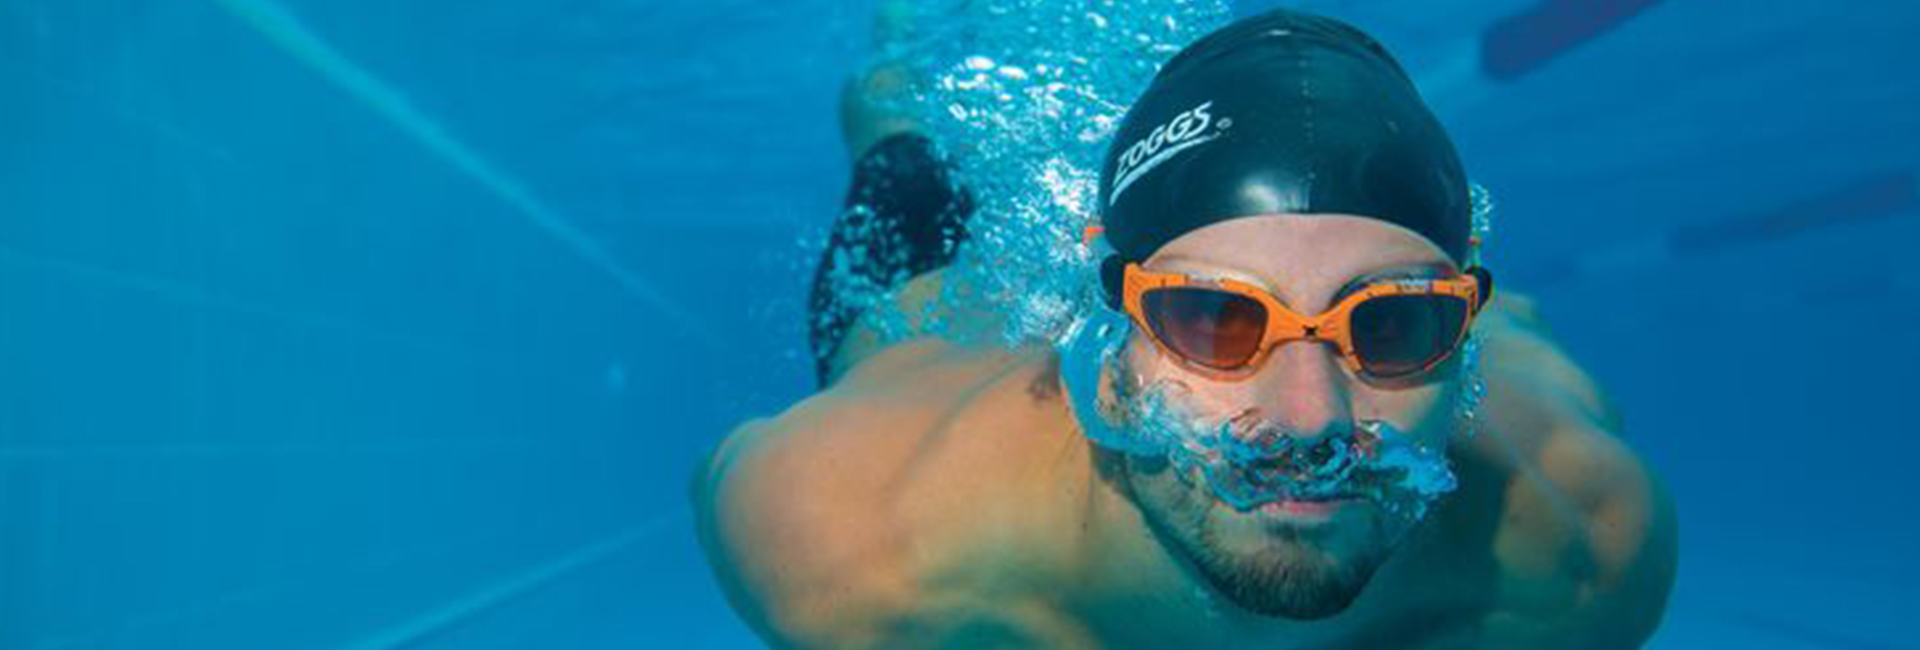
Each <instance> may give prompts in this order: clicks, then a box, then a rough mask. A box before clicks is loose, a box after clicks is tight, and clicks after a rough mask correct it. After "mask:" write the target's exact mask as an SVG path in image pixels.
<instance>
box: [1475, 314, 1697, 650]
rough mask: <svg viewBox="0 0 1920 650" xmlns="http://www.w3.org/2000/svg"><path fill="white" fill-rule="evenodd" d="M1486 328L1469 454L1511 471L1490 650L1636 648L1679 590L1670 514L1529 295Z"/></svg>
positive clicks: (1488, 624)
mask: <svg viewBox="0 0 1920 650" xmlns="http://www.w3.org/2000/svg"><path fill="white" fill-rule="evenodd" d="M1489 316H1491V318H1489V319H1487V320H1486V321H1485V324H1486V327H1487V329H1486V330H1485V331H1484V332H1483V334H1484V335H1485V336H1486V340H1487V348H1486V351H1487V358H1486V364H1485V368H1486V378H1487V381H1488V390H1489V397H1488V399H1489V401H1488V404H1487V407H1486V409H1487V416H1488V421H1487V423H1486V427H1485V431H1483V434H1482V436H1481V437H1480V438H1478V439H1476V440H1475V441H1474V442H1473V443H1472V447H1473V448H1474V449H1475V452H1474V453H1478V454H1481V455H1483V456H1484V457H1485V458H1488V459H1489V460H1490V461H1491V462H1493V463H1494V464H1496V465H1500V466H1503V467H1505V468H1507V470H1508V471H1509V475H1510V477H1511V478H1510V482H1509V483H1508V488H1507V494H1506V512H1505V514H1504V515H1503V521H1502V522H1501V524H1500V529H1499V533H1498V535H1497V537H1496V539H1495V546H1496V548H1495V555H1496V557H1498V558H1499V560H1500V563H1501V567H1502V577H1501V585H1500V588H1501V599H1500V606H1499V607H1498V608H1497V609H1496V610H1495V611H1493V612H1491V613H1490V614H1489V615H1488V617H1487V619H1486V620H1485V621H1484V623H1485V625H1484V628H1483V631H1484V633H1485V636H1484V638H1485V640H1486V641H1487V647H1491V648H1508V647H1511V648H1541V647H1555V648H1592V649H1595V650H1602V649H1604V650H1615V649H1631V648H1638V647H1640V644H1642V643H1643V642H1645V640H1646V639H1647V637H1649V636H1651V635H1652V633H1653V631H1654V629H1655V628H1657V627H1658V626H1659V623H1660V619H1661V615H1662V613H1663V611H1664V610H1665V607H1666V601H1667V594H1668V592H1669V591H1670V590H1671V588H1672V585H1673V577H1674V567H1675V561H1676V553H1677V532H1676V523H1675V517H1674V510H1673V505H1672V502H1671V500H1670V499H1669V498H1668V496H1667V493H1666V491H1665V490H1664V489H1663V488H1662V487H1661V486H1660V483H1659V481H1658V480H1657V478H1656V477H1655V476H1654V475H1653V473H1652V472H1651V471H1650V470H1649V469H1648V468H1647V466H1646V465H1645V463H1643V462H1642V461H1641V460H1640V459H1639V458H1638V457H1637V456H1636V455H1635V454H1634V453H1633V450H1632V449H1631V448H1629V447H1628V446H1627V444H1626V442H1625V441H1624V440H1622V439H1621V438H1620V437H1619V435H1618V434H1619V432H1620V426H1621V425H1620V418H1619V417H1618V415H1617V414H1616V413H1615V411H1614V410H1613V408H1612V406H1611V405H1610V404H1608V403H1607V401H1606V399H1605V397H1604V396H1603V395H1602V394H1601V392H1600V391H1599V389H1598V388H1597V387H1596V386H1595V385H1594V383H1593V382H1592V380H1591V379H1589V378H1588V377H1587V375H1586V373H1585V372H1584V371H1582V370H1581V369H1580V368H1579V367H1578V366H1577V365H1575V364H1574V363H1573V362H1572V360H1570V359H1569V358H1568V357H1567V356H1566V354H1565V353H1564V352H1562V351H1561V350H1560V349H1559V347H1558V346H1557V345H1555V344H1554V343H1553V342H1552V340H1551V339H1550V338H1549V337H1548V335H1547V332H1546V329H1545V327H1544V325H1543V324H1542V323H1541V322H1540V320H1539V318H1538V317H1537V316H1536V315H1535V314H1534V313H1533V310H1532V307H1531V303H1530V301H1527V300H1526V299H1525V298H1524V297H1518V296H1507V297H1506V298H1505V299H1504V302H1496V304H1495V308H1494V309H1493V310H1492V311H1491V313H1490V314H1489Z"/></svg>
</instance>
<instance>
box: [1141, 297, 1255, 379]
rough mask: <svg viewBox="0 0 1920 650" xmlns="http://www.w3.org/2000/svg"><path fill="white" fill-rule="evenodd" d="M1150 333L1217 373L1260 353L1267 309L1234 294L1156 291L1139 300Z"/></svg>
mask: <svg viewBox="0 0 1920 650" xmlns="http://www.w3.org/2000/svg"><path fill="white" fill-rule="evenodd" d="M1140 302H1141V307H1142V309H1143V310H1144V311H1145V312H1146V316H1147V319H1146V320H1147V323H1148V325H1149V326H1151V327H1152V328H1153V335H1154V336H1155V337H1156V338H1159V339H1160V342H1161V343H1163V344H1165V345H1166V346H1167V347H1168V348H1171V349H1172V350H1173V352H1174V353H1175V354H1178V355H1180V356H1182V357H1185V358H1187V359H1188V360H1190V361H1193V362H1194V363H1198V364H1201V365H1205V366H1210V367H1213V368H1217V369H1222V370H1225V369H1231V368H1237V367H1239V366H1242V365H1245V364H1246V363H1247V362H1248V361H1250V360H1252V359H1253V356H1254V355H1255V354H1258V353H1259V352H1260V342H1261V339H1262V338H1263V337H1264V336H1265V335H1266V332H1267V308H1266V307H1265V306H1264V305H1261V304H1260V301H1258V300H1254V299H1252V298H1249V297H1247V296H1243V295H1240V294H1236V293H1231V292H1226V291H1217V290H1213V289H1198V288H1187V287H1181V288H1170V289H1155V290H1153V291H1148V292H1146V293H1145V294H1143V295H1141V296H1140Z"/></svg>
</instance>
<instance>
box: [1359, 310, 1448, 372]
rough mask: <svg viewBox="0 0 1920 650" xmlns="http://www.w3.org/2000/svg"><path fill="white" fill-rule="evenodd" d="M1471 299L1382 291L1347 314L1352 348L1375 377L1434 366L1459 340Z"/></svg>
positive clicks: (1365, 367)
mask: <svg viewBox="0 0 1920 650" xmlns="http://www.w3.org/2000/svg"><path fill="white" fill-rule="evenodd" d="M1469 311H1470V309H1469V306H1468V305H1467V301H1466V300H1465V299H1462V298H1459V297H1457V296H1446V295H1411V294H1409V295H1393V296H1379V297H1375V298H1371V299H1368V300H1365V301H1362V302H1361V303H1360V304H1358V305H1355V306H1354V308H1353V313H1352V314H1351V315H1350V316H1349V319H1348V328H1349V333H1350V335H1351V336H1352V337H1353V353H1354V356H1356V357H1359V360H1360V366H1361V368H1363V369H1365V370H1366V371H1367V373H1368V374H1371V375H1374V376H1376V377H1389V378H1391V377H1404V376H1407V375H1412V374H1415V373H1418V372H1421V371H1423V370H1426V369H1427V368H1430V367H1432V366H1433V365H1434V364H1435V363H1438V362H1439V361H1440V360H1441V359H1443V358H1445V357H1446V356H1447V354H1448V353H1451V352H1452V351H1453V348H1454V346H1456V345H1458V344H1459V342H1460V335H1461V334H1462V333H1463V332H1464V331H1465V329H1466V326H1467V317H1468V312H1469Z"/></svg>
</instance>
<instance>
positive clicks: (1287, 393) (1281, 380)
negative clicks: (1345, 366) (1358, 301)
mask: <svg viewBox="0 0 1920 650" xmlns="http://www.w3.org/2000/svg"><path fill="white" fill-rule="evenodd" d="M1254 381H1255V384H1256V390H1258V391H1259V397H1258V398H1257V399H1258V400H1259V402H1260V410H1261V411H1264V412H1265V415H1266V417H1265V418H1264V419H1266V420H1268V421H1271V422H1274V423H1276V424H1280V425H1282V426H1284V427H1285V428H1286V431H1288V432H1289V433H1290V434H1291V435H1294V436H1298V437H1300V438H1304V439H1308V440H1318V439H1323V438H1327V437H1329V436H1335V435H1339V434H1343V433H1345V432H1346V431H1347V430H1349V429H1351V428H1352V427H1353V411H1352V401H1351V399H1350V394H1349V392H1348V386H1347V381H1346V374H1345V373H1344V372H1342V371H1341V369H1340V365H1339V358H1338V357H1337V356H1336V351H1335V350H1334V349H1333V347H1332V346H1331V345H1328V344H1325V343H1320V342H1317V341H1290V342H1287V343H1285V344H1282V345H1281V346H1280V347H1279V348H1277V349H1275V350H1274V351H1273V354H1272V356H1270V357H1268V358H1267V361H1266V364H1265V367H1263V368H1261V369H1260V371H1259V374H1258V375H1257V376H1256V377H1255V379H1254Z"/></svg>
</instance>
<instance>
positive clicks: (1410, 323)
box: [1121, 263, 1493, 379]
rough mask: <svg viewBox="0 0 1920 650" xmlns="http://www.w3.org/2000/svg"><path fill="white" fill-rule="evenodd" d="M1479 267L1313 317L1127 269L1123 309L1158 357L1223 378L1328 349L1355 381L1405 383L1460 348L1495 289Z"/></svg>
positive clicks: (1361, 293)
mask: <svg viewBox="0 0 1920 650" xmlns="http://www.w3.org/2000/svg"><path fill="white" fill-rule="evenodd" d="M1492 280H1493V277H1492V275H1491V274H1489V273H1487V272H1486V271H1485V270H1484V269H1480V268H1478V267H1474V268H1470V269H1468V272H1467V274H1465V275H1460V276H1457V277H1452V278H1444V279H1386V280H1381V281H1378V282H1375V283H1373V284H1368V285H1364V286H1363V287H1362V288H1360V289H1358V290H1356V291H1354V292H1353V293H1351V294H1349V295H1347V296H1346V297H1344V298H1342V299H1340V301H1339V302H1338V303H1337V304H1335V305H1334V306H1333V308H1331V309H1328V310H1326V311H1324V312H1321V313H1320V314H1319V315H1316V316H1303V315H1301V314H1300V313H1298V312H1295V311H1293V310H1291V309H1288V308H1287V307H1286V305H1283V304H1281V303H1280V300H1279V299H1278V298H1276V297H1274V295H1273V294H1272V293H1270V292H1268V291H1267V290H1265V289H1262V288H1260V287H1258V286H1255V285H1252V284H1248V283H1245V282H1239V281H1236V280H1230V279H1209V278H1197V277H1193V276H1189V275H1185V274H1179V273H1157V272H1154V271H1148V270H1146V269H1143V268H1141V267H1140V265H1139V264H1138V263H1129V264H1127V265H1126V269H1125V275H1124V279H1123V281H1122V287H1123V289H1122V294H1121V301H1122V305H1123V307H1124V308H1125V310H1126V312H1127V315H1128V316H1130V317H1131V318H1132V319H1133V321H1134V323H1135V324H1136V325H1137V326H1139V327H1140V329H1141V330H1142V331H1144V332H1146V333H1147V335H1148V336H1147V338H1149V339H1151V340H1152V341H1153V342H1154V344H1155V345H1156V346H1158V347H1159V348H1160V349H1161V350H1163V351H1165V352H1167V353H1168V354H1171V355H1173V356H1175V357H1177V358H1180V359H1184V360H1186V361H1188V362H1191V363H1193V364H1196V365H1198V366H1201V367H1202V369H1206V370H1212V371H1218V372H1222V373H1231V372H1233V371H1237V370H1242V369H1245V368H1250V367H1253V366H1256V365H1258V364H1259V363H1260V362H1261V360H1263V359H1265V358H1266V356H1267V355H1268V354H1270V353H1272V351H1273V350H1274V349H1275V348H1278V347H1279V346H1280V344H1282V343H1285V342H1287V341H1292V340H1297V339H1305V340H1310V341H1320V342H1324V343H1330V344H1332V345H1333V346H1334V347H1335V348H1337V349H1338V351H1339V354H1340V358H1341V361H1342V362H1343V363H1344V364H1345V365H1346V367H1347V369H1348V370H1349V371H1351V372H1353V373H1354V374H1355V375H1357V376H1362V377H1369V378H1375V379H1403V378H1408V377H1413V376H1416V375H1419V374H1421V373H1424V372H1426V371H1428V370H1430V369H1432V368H1433V367H1435V366H1437V365H1439V364H1440V363H1441V362H1442V361H1445V360H1446V359H1447V357H1448V356H1449V355H1451V354H1453V351H1454V350H1457V349H1459V347H1460V344H1461V343H1462V342H1463V341H1465V340H1466V336H1467V330H1468V327H1470V326H1471V325H1472V323H1473V319H1474V316H1475V315H1477V314H1478V313H1479V311H1480V307H1481V306H1482V305H1484V304H1485V303H1486V299H1487V297H1488V296H1490V295H1491V292H1492V289H1493V283H1492Z"/></svg>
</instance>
